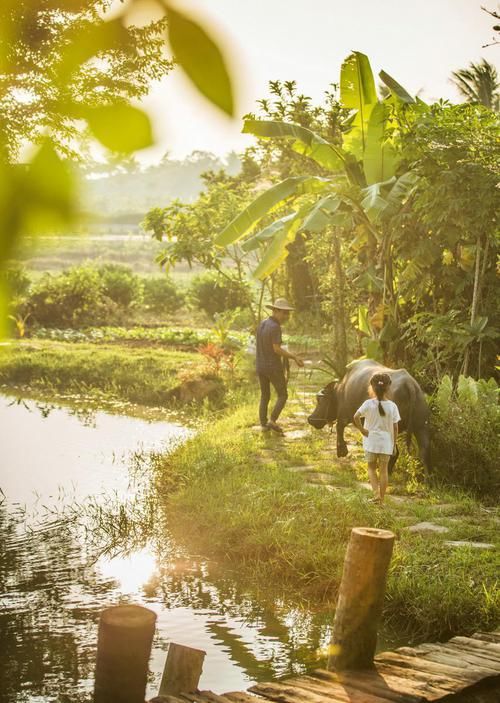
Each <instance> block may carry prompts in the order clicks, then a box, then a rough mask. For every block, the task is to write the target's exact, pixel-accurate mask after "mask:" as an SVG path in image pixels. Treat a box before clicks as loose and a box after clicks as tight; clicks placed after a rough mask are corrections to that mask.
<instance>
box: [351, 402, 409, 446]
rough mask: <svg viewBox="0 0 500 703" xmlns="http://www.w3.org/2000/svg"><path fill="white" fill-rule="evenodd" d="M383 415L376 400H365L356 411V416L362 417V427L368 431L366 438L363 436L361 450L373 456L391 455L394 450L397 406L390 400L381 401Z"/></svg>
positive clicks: (398, 416) (399, 418)
mask: <svg viewBox="0 0 500 703" xmlns="http://www.w3.org/2000/svg"><path fill="white" fill-rule="evenodd" d="M380 402H381V403H382V407H383V408H384V411H385V415H381V414H380V413H379V411H378V404H379V401H378V400H377V398H370V399H369V400H365V402H364V403H363V405H362V406H361V407H360V408H359V409H358V410H357V411H356V414H357V415H360V416H361V417H364V419H365V422H364V427H365V430H368V437H365V436H363V449H364V450H365V452H372V453H373V454H392V452H393V450H394V423H396V422H399V421H400V420H401V417H400V415H399V410H398V406H397V405H396V403H394V402H393V401H392V400H382V401H380Z"/></svg>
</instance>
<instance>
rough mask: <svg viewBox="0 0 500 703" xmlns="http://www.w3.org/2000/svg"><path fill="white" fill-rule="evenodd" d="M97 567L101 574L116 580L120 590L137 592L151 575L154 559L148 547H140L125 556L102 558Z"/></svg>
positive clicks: (154, 563)
mask: <svg viewBox="0 0 500 703" xmlns="http://www.w3.org/2000/svg"><path fill="white" fill-rule="evenodd" d="M98 567H99V570H100V571H101V573H102V575H103V576H105V577H106V578H112V579H114V580H115V581H117V582H118V584H119V586H120V590H121V591H123V592H124V593H137V592H138V591H139V590H140V588H141V586H144V585H145V584H146V583H147V582H148V581H149V580H150V579H151V577H152V576H153V574H154V572H155V570H156V559H155V557H154V556H153V554H152V553H151V552H150V551H149V550H148V549H142V550H141V551H139V552H134V553H133V554H130V555H129V556H127V557H113V558H111V559H108V558H103V559H102V560H100V561H99V562H98Z"/></svg>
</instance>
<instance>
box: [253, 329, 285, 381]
mask: <svg viewBox="0 0 500 703" xmlns="http://www.w3.org/2000/svg"><path fill="white" fill-rule="evenodd" d="M256 342H257V344H256V346H257V356H256V367H257V373H264V374H267V373H273V372H276V371H282V370H283V367H282V364H281V356H279V355H278V354H276V352H275V351H274V349H273V344H279V345H281V325H280V323H279V322H278V320H276V319H275V318H274V317H268V318H267V320H262V322H261V323H260V325H259V326H258V328H257V339H256Z"/></svg>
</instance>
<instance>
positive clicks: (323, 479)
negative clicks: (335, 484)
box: [307, 472, 333, 484]
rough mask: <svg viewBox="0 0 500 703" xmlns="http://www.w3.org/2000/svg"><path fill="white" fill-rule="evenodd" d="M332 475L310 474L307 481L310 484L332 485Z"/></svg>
mask: <svg viewBox="0 0 500 703" xmlns="http://www.w3.org/2000/svg"><path fill="white" fill-rule="evenodd" d="M332 478H333V477H332V475H331V474H322V473H319V472H318V473H313V472H310V473H308V474H307V480H308V481H309V482H310V483H317V484H322V483H323V484H327V483H330V482H331V480H332Z"/></svg>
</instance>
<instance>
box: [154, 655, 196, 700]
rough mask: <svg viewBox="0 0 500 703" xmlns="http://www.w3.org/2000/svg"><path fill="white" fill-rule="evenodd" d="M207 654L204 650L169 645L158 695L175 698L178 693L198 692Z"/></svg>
mask: <svg viewBox="0 0 500 703" xmlns="http://www.w3.org/2000/svg"><path fill="white" fill-rule="evenodd" d="M205 654H206V652H204V651H203V650H202V649H194V648H193V647H185V646H183V645H182V644H176V643H175V642H171V643H170V644H169V645H168V654H167V661H166V662H165V668H164V670H163V676H162V679H161V684H160V691H159V694H158V695H159V696H168V695H171V696H175V695H176V694H178V693H195V692H196V691H197V690H198V682H199V680H200V676H201V670H202V669H203V660H204V659H205Z"/></svg>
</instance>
